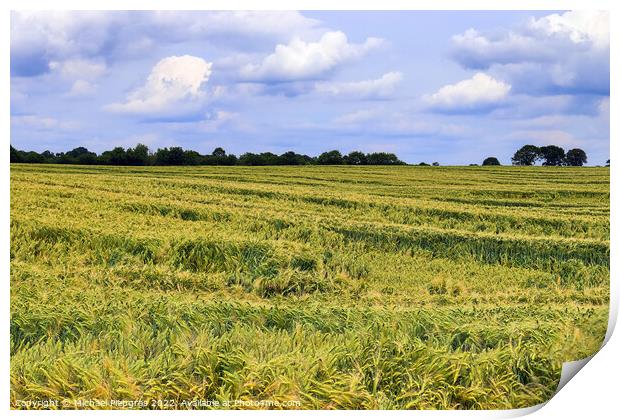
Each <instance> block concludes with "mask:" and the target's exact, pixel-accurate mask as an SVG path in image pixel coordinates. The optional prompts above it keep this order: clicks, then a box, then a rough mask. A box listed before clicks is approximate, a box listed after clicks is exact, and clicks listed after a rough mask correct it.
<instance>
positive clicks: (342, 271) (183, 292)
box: [10, 165, 609, 409]
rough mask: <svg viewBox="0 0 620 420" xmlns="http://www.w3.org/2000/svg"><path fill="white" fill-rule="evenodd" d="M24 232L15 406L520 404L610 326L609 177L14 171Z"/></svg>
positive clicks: (491, 171)
mask: <svg viewBox="0 0 620 420" xmlns="http://www.w3.org/2000/svg"><path fill="white" fill-rule="evenodd" d="M10 230H11V405H12V406H13V407H16V408H17V407H23V405H22V404H23V403H22V401H41V400H59V401H63V400H64V401H65V404H66V405H67V406H72V405H74V404H77V403H76V402H75V401H76V400H80V399H84V400H101V401H106V400H111V399H118V400H142V401H146V402H148V403H149V404H150V407H153V406H157V407H159V408H175V407H174V405H175V404H181V403H183V402H185V403H187V401H200V400H217V401H271V402H272V403H273V402H276V401H277V402H281V403H282V404H281V406H282V407H284V408H302V409H312V408H359V409H361V408H386V409H393V408H412V409H428V408H449V409H494V408H519V407H525V406H531V405H534V404H538V403H541V402H543V401H545V400H547V399H549V398H550V397H551V396H552V395H553V393H554V391H555V388H556V386H557V383H558V380H559V375H560V370H561V364H562V362H563V361H567V360H575V359H580V358H583V357H586V356H588V355H591V354H592V353H593V352H595V351H596V350H597V349H598V348H599V346H600V345H601V343H602V340H603V337H604V335H605V331H606V327H607V316H608V302H609V168H551V167H536V168H534V167H495V168H490V167H464V168H463V167H458V168H457V167H410V166H405V167H351V166H349V167H346V166H341V167H326V166H304V167H176V168H173V167H149V168H138V167H134V168H130V167H88V166H69V165H62V166H56V165H11V228H10ZM289 401H290V402H289ZM297 401H298V402H299V405H296V403H295V402H297ZM273 404H275V403H273ZM234 407H235V408H240V407H241V408H243V405H239V404H238V403H237V405H235V406H234ZM176 408H183V406H180V405H179V406H177V407H176ZM259 408H260V407H259Z"/></svg>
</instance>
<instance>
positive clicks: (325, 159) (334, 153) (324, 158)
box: [316, 150, 344, 165]
mask: <svg viewBox="0 0 620 420" xmlns="http://www.w3.org/2000/svg"><path fill="white" fill-rule="evenodd" d="M316 163H318V164H319V165H342V164H343V163H344V159H343V158H342V154H341V153H340V152H339V151H338V150H331V151H329V152H324V153H321V154H320V155H319V157H318V159H317V161H316Z"/></svg>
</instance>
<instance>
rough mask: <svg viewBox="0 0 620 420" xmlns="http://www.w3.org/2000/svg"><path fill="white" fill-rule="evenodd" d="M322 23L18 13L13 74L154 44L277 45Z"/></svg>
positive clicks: (212, 14) (214, 14) (269, 16)
mask: <svg viewBox="0 0 620 420" xmlns="http://www.w3.org/2000/svg"><path fill="white" fill-rule="evenodd" d="M320 25H321V24H320V22H319V21H317V20H315V19H311V18H307V17H305V16H303V15H302V14H301V13H299V12H296V11H281V12H276V11H255V12H244V11H204V12H195V11H181V12H173V11H131V12H127V11H105V12H102V11H34V12H28V11H14V12H12V13H11V74H12V75H13V76H22V77H31V76H38V75H41V74H44V73H48V72H49V71H50V70H51V63H53V62H62V61H64V60H69V59H76V58H78V59H79V58H82V59H97V60H100V61H104V62H105V61H109V60H115V59H119V58H123V57H125V58H126V57H136V56H144V55H146V54H148V53H149V52H150V51H151V50H152V48H153V45H155V44H157V45H162V44H170V43H178V42H183V41H192V40H194V41H203V42H217V46H218V48H221V47H222V46H224V47H225V46H226V45H234V46H235V47H236V48H241V49H243V47H255V46H256V45H257V43H260V42H262V43H264V44H265V45H273V42H274V41H275V42H286V41H288V40H289V39H290V37H291V36H294V35H297V36H313V35H316V34H317V33H319V31H320ZM223 40H225V41H226V42H221V41H223Z"/></svg>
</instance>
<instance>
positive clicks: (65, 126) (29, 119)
mask: <svg viewBox="0 0 620 420" xmlns="http://www.w3.org/2000/svg"><path fill="white" fill-rule="evenodd" d="M11 125H12V126H15V127H27V128H30V129H34V130H41V131H48V130H61V131H71V130H75V129H77V128H79V124H77V123H75V122H72V121H60V120H58V119H56V118H52V117H42V116H39V115H14V116H11Z"/></svg>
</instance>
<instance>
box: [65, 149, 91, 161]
mask: <svg viewBox="0 0 620 420" xmlns="http://www.w3.org/2000/svg"><path fill="white" fill-rule="evenodd" d="M65 158H66V159H67V160H68V161H69V163H77V164H80V165H94V164H96V163H97V154H96V153H94V152H90V151H88V149H87V148H86V147H76V148H75V149H73V150H70V151H68V152H67V153H65Z"/></svg>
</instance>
